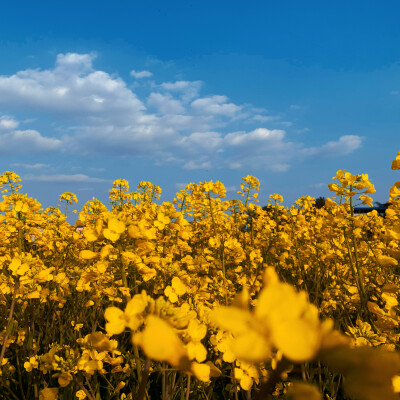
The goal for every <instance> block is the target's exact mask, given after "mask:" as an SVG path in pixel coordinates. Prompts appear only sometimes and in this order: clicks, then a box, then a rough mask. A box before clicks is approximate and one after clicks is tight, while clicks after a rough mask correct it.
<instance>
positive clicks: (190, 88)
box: [160, 81, 203, 103]
mask: <svg viewBox="0 0 400 400" xmlns="http://www.w3.org/2000/svg"><path fill="white" fill-rule="evenodd" d="M202 85H203V82H202V81H176V82H164V83H162V84H161V85H160V86H161V87H162V88H163V89H165V90H167V91H169V92H172V93H176V94H177V95H178V96H180V98H181V100H182V101H183V102H184V103H187V102H189V101H191V100H192V99H194V98H196V97H198V96H199V92H200V89H201V87H202Z"/></svg>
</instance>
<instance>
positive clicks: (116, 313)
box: [104, 307, 126, 335]
mask: <svg viewBox="0 0 400 400" xmlns="http://www.w3.org/2000/svg"><path fill="white" fill-rule="evenodd" d="M104 318H105V319H106V320H107V321H108V322H107V323H106V331H107V333H109V334H110V335H118V334H120V333H122V332H123V331H124V330H125V324H126V321H125V314H124V312H123V311H122V310H120V309H119V308H117V307H108V308H107V309H106V311H105V312H104Z"/></svg>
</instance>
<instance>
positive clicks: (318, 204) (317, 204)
mask: <svg viewBox="0 0 400 400" xmlns="http://www.w3.org/2000/svg"><path fill="white" fill-rule="evenodd" d="M325 200H326V199H325V197H323V196H320V197H318V198H317V199H315V208H322V207H324V205H325Z"/></svg>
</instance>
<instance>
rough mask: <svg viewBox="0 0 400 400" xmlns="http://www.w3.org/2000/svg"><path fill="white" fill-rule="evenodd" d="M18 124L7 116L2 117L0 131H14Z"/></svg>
mask: <svg viewBox="0 0 400 400" xmlns="http://www.w3.org/2000/svg"><path fill="white" fill-rule="evenodd" d="M18 125H19V122H18V121H16V120H15V119H14V118H13V117H10V116H8V115H2V116H1V117H0V131H6V130H10V129H15V128H16V127H18Z"/></svg>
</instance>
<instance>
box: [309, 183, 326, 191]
mask: <svg viewBox="0 0 400 400" xmlns="http://www.w3.org/2000/svg"><path fill="white" fill-rule="evenodd" d="M309 187H310V188H311V189H321V188H327V187H328V184H326V183H323V182H321V183H314V184H312V185H309Z"/></svg>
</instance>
